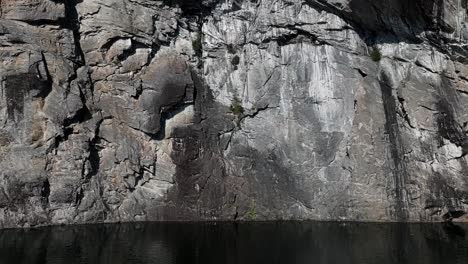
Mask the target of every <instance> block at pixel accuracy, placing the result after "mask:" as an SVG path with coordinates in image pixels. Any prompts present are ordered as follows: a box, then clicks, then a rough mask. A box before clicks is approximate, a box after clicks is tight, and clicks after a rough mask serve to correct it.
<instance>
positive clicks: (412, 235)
mask: <svg viewBox="0 0 468 264" xmlns="http://www.w3.org/2000/svg"><path fill="white" fill-rule="evenodd" d="M467 233H468V226H466V225H465V226H463V225H460V226H449V225H443V224H349V223H348V224H339V223H310V222H306V223H304V222H286V223H249V224H231V223H222V224H219V223H218V224H213V223H210V224H200V223H198V224H196V223H185V224H180V223H179V224H175V223H167V224H159V223H145V224H142V223H138V224H122V225H91V226H73V227H52V228H41V229H31V230H3V231H0V263H8V264H10V263H11V264H16V263H65V264H72V263H109V264H118V263H126V264H127V263H128V264H129V263H157V264H165V263H183V264H189V263H200V264H209V263H216V264H223V263H226V264H229V263H241V264H244V263H268V264H274V263H282V264H283V263H284V264H289V263H307V264H313V263H327V264H328V263H340V264H345V263H359V264H365V263H378V264H390V263H392V264H393V263H396V264H401V263H412V264H417V263H424V264H430V263H447V264H451V263H460V264H468V235H467Z"/></svg>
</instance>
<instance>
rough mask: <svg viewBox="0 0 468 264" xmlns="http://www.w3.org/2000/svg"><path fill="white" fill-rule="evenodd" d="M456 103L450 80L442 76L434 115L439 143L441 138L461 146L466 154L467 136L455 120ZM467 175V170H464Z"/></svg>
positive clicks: (467, 149)
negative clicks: (436, 111)
mask: <svg viewBox="0 0 468 264" xmlns="http://www.w3.org/2000/svg"><path fill="white" fill-rule="evenodd" d="M457 105H458V97H457V95H456V93H455V89H454V88H453V87H452V85H451V83H450V80H449V79H448V78H447V77H446V76H442V84H441V87H440V88H439V100H438V102H437V104H436V106H437V110H438V115H437V117H436V121H437V128H438V133H439V144H440V146H442V145H443V144H444V143H443V139H446V140H449V141H450V142H451V143H453V144H455V145H457V146H459V147H461V148H462V149H463V154H464V155H466V154H468V137H467V135H466V134H465V133H464V132H463V127H462V125H461V124H459V123H458V122H457V118H456V116H455V108H457ZM466 173H467V175H468V171H467V172H466Z"/></svg>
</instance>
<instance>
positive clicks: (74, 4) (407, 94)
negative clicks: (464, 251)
mask: <svg viewBox="0 0 468 264" xmlns="http://www.w3.org/2000/svg"><path fill="white" fill-rule="evenodd" d="M467 5H468V2H467V1H466V0H411V1H408V0H388V1H374V0H204V1H196V0H191V1H183V0H164V1H150V0H103V1H94V0H0V58H1V60H0V83H1V90H0V91H1V92H0V227H23V226H37V225H47V224H72V223H90V222H118V221H144V220H276V219H314V220H357V221H440V220H444V219H450V218H453V217H459V216H461V215H463V214H465V213H466V212H468V155H467V154H468V65H467V64H468V42H467V39H468V16H467Z"/></svg>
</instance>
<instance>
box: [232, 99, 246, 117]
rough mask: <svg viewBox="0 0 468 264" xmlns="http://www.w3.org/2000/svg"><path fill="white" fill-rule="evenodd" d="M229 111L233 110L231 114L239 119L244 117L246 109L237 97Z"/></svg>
mask: <svg viewBox="0 0 468 264" xmlns="http://www.w3.org/2000/svg"><path fill="white" fill-rule="evenodd" d="M229 110H231V112H232V113H233V114H234V115H236V116H237V117H238V118H240V117H242V115H243V114H244V107H243V106H242V102H241V100H240V99H239V98H238V97H237V96H234V99H233V100H232V103H231V106H230V107H229Z"/></svg>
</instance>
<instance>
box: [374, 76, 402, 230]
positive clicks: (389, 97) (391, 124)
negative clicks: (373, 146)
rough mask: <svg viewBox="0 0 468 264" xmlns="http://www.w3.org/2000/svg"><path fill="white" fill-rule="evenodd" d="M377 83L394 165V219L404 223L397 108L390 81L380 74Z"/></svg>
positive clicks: (400, 141) (400, 142) (400, 147)
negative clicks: (378, 83) (380, 93)
mask: <svg viewBox="0 0 468 264" xmlns="http://www.w3.org/2000/svg"><path fill="white" fill-rule="evenodd" d="M379 82H380V89H381V92H382V101H383V105H384V111H385V133H386V134H387V135H388V139H389V147H390V155H391V159H392V163H393V165H394V167H393V168H392V169H391V174H393V176H394V192H395V194H394V195H395V208H394V209H395V217H396V220H398V221H406V220H407V219H408V199H407V197H406V183H407V181H408V173H407V169H406V163H405V160H404V155H403V153H404V149H403V144H402V140H401V135H400V129H399V125H398V115H397V111H398V108H397V105H396V101H395V98H394V96H393V93H392V87H391V86H390V80H389V78H388V76H387V75H386V74H385V73H383V72H382V73H381V75H380V78H379ZM392 195H393V194H392Z"/></svg>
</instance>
